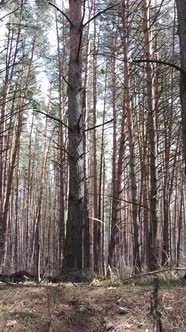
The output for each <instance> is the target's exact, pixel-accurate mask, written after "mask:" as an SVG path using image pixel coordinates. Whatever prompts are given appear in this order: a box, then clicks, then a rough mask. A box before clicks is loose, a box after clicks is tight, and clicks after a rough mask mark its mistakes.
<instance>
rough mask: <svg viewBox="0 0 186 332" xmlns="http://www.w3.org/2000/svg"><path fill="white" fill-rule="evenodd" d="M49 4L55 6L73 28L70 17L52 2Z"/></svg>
mask: <svg viewBox="0 0 186 332" xmlns="http://www.w3.org/2000/svg"><path fill="white" fill-rule="evenodd" d="M48 4H49V5H51V6H53V7H54V8H55V9H57V10H58V12H60V13H61V14H62V15H63V16H64V17H65V18H66V19H67V21H68V22H69V23H70V25H71V26H73V24H72V22H71V20H70V19H69V17H68V16H67V15H66V14H65V13H64V12H63V11H62V10H61V9H60V8H59V7H57V6H56V5H54V4H53V3H51V2H49V3H48Z"/></svg>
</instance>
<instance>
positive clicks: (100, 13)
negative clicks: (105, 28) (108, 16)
mask: <svg viewBox="0 0 186 332" xmlns="http://www.w3.org/2000/svg"><path fill="white" fill-rule="evenodd" d="M116 6H117V5H112V6H110V7H107V8H105V9H103V10H101V11H100V12H98V13H97V14H96V15H94V16H93V17H91V18H90V19H89V20H88V21H87V22H86V23H85V24H83V28H84V27H85V26H86V25H88V24H89V23H90V22H91V21H93V20H95V19H96V18H97V17H98V16H100V15H102V14H104V13H105V12H107V10H110V9H112V8H114V7H116Z"/></svg>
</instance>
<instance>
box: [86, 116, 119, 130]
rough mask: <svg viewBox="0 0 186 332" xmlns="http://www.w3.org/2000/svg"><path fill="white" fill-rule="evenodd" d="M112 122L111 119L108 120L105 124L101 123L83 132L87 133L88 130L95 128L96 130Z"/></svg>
mask: <svg viewBox="0 0 186 332" xmlns="http://www.w3.org/2000/svg"><path fill="white" fill-rule="evenodd" d="M112 121H113V119H111V120H108V121H106V122H104V123H101V124H99V125H96V126H94V127H90V128H87V129H85V130H84V131H89V130H93V129H96V128H98V127H102V126H104V125H106V124H108V123H111V122H112Z"/></svg>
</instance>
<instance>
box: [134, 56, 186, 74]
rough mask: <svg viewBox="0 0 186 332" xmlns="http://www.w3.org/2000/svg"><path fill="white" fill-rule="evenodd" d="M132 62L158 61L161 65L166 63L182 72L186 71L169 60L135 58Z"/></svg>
mask: <svg viewBox="0 0 186 332" xmlns="http://www.w3.org/2000/svg"><path fill="white" fill-rule="evenodd" d="M132 62H134V63H142V62H146V63H158V64H160V65H165V66H169V67H172V68H174V69H176V70H178V71H179V72H180V73H185V70H184V69H183V68H181V67H180V66H177V65H175V64H174V63H171V62H167V61H162V60H155V59H154V60H153V59H152V60H148V59H139V60H138V59H137V60H133V61H132Z"/></svg>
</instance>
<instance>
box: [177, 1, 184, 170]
mask: <svg viewBox="0 0 186 332" xmlns="http://www.w3.org/2000/svg"><path fill="white" fill-rule="evenodd" d="M176 5H177V14H178V35H179V39H180V55H181V59H180V60H181V68H182V69H183V70H182V72H181V79H180V97H181V107H182V130H183V152H184V160H185V173H186V19H185V17H186V0H176Z"/></svg>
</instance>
